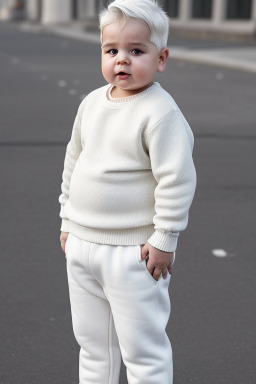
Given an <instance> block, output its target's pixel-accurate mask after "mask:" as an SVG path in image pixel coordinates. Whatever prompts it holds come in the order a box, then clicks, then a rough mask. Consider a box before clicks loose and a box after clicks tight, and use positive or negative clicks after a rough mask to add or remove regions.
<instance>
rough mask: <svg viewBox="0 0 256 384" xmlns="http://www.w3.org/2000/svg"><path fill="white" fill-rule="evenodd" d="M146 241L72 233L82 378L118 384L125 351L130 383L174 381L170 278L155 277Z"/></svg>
mask: <svg viewBox="0 0 256 384" xmlns="http://www.w3.org/2000/svg"><path fill="white" fill-rule="evenodd" d="M141 248H142V245H129V246H119V245H105V244H98V243H91V242H88V241H84V240H81V239H79V238H77V237H76V236H74V235H72V234H71V233H70V234H69V236H68V239H67V242H66V259H67V275H68V283H69V294H70V303H71V313H72V323H73V330H74V334H75V337H76V340H77V342H78V344H79V345H80V347H81V349H80V356H79V380H80V384H118V383H119V375H120V366H121V356H122V358H123V362H124V364H125V366H126V368H127V369H126V372H127V380H128V383H129V384H172V383H173V362H172V348H171V344H170V341H169V338H168V336H167V334H166V332H165V328H166V324H167V322H168V319H169V316H170V310H171V304H170V298H169V292H168V286H169V283H170V279H171V275H170V274H169V273H168V276H167V279H166V280H165V279H163V277H162V275H161V276H160V278H159V280H158V281H157V280H155V279H154V277H153V276H152V275H151V274H150V272H149V271H148V269H147V266H146V261H145V260H143V261H142V260H141Z"/></svg>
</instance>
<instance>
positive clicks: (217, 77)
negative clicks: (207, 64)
mask: <svg viewBox="0 0 256 384" xmlns="http://www.w3.org/2000/svg"><path fill="white" fill-rule="evenodd" d="M216 79H217V80H223V79H224V75H223V73H217V74H216Z"/></svg>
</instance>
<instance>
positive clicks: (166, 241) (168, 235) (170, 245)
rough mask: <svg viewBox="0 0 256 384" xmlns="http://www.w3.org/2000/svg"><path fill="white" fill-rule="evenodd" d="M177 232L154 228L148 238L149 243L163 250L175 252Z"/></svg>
mask: <svg viewBox="0 0 256 384" xmlns="http://www.w3.org/2000/svg"><path fill="white" fill-rule="evenodd" d="M178 236H179V232H168V231H166V232H165V231H160V230H155V232H154V233H153V235H152V236H151V237H150V238H149V239H148V242H149V244H151V245H153V247H155V248H157V249H160V250H161V251H165V252H175V251H176V248H177V242H178Z"/></svg>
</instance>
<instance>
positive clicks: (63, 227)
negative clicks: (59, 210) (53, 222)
mask: <svg viewBox="0 0 256 384" xmlns="http://www.w3.org/2000/svg"><path fill="white" fill-rule="evenodd" d="M60 230H61V231H62V232H69V220H68V219H62V222H61V228H60Z"/></svg>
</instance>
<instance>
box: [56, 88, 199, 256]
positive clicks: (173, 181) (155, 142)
mask: <svg viewBox="0 0 256 384" xmlns="http://www.w3.org/2000/svg"><path fill="white" fill-rule="evenodd" d="M111 89H112V86H111V85H109V84H107V85H106V86H103V87H101V88H98V89H96V90H95V91H93V92H91V93H90V94H89V95H87V96H86V97H85V99H84V100H83V101H82V102H81V104H80V106H79V108H78V112H77V115H76V118H75V121H74V125H73V130H72V135H71V139H70V141H69V143H68V145H67V149H66V155H65V160H64V171H63V174H62V180H63V181H62V184H61V192H62V193H61V195H60V196H59V202H60V204H61V211H60V217H61V218H62V225H61V231H65V232H71V233H72V234H73V235H75V236H77V237H79V238H81V239H83V240H87V241H91V242H96V243H101V244H111V245H139V244H145V243H146V242H147V241H148V242H149V243H150V244H151V245H152V246H154V247H155V248H158V249H160V250H163V251H166V252H172V251H176V247H177V240H178V236H179V232H180V231H183V230H184V229H185V228H186V226H187V223H188V211H189V208H190V205H191V203H192V200H193V196H194V192H195V187H196V172H195V167H194V163H193V159H192V151H193V145H194V138H193V133H192V131H191V129H190V126H189V124H188V122H187V121H186V119H185V117H184V116H183V114H182V113H181V111H180V109H179V107H178V106H177V104H176V103H175V101H174V99H173V98H172V96H171V95H170V94H169V93H167V92H166V91H165V90H164V89H163V88H162V87H161V86H160V84H159V83H157V82H154V83H153V85H152V86H151V87H149V88H147V89H146V90H144V91H142V92H140V93H137V94H135V95H132V96H128V97H125V98H120V99H116V98H112V97H111Z"/></svg>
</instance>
